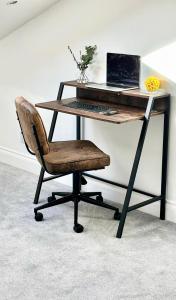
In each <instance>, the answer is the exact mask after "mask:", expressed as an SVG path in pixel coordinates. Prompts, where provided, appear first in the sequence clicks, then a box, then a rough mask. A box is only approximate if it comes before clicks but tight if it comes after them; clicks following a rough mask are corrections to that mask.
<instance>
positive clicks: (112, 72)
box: [86, 53, 140, 92]
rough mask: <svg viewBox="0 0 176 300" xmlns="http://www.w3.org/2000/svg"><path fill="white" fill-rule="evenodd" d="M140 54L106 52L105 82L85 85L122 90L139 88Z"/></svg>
mask: <svg viewBox="0 0 176 300" xmlns="http://www.w3.org/2000/svg"><path fill="white" fill-rule="evenodd" d="M139 78H140V56H138V55H130V54H117V53H107V68H106V83H88V84H86V86H87V87H91V88H95V89H102V90H109V91H115V92H116V91H117V92H119V91H124V90H132V89H137V88H139Z"/></svg>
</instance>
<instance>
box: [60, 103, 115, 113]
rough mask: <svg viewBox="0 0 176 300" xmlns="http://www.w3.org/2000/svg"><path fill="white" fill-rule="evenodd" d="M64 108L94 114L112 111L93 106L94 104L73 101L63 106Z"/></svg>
mask: <svg viewBox="0 0 176 300" xmlns="http://www.w3.org/2000/svg"><path fill="white" fill-rule="evenodd" d="M64 106H67V107H70V108H75V109H82V110H86V111H91V112H96V113H99V112H105V111H108V110H112V108H111V107H109V106H105V105H94V104H88V103H84V102H78V101H73V102H70V103H68V104H64Z"/></svg>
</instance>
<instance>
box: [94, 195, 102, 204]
mask: <svg viewBox="0 0 176 300" xmlns="http://www.w3.org/2000/svg"><path fill="white" fill-rule="evenodd" d="M96 200H97V201H98V202H99V203H102V202H103V197H102V196H101V195H98V196H97V197H96Z"/></svg>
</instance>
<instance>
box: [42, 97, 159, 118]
mask: <svg viewBox="0 0 176 300" xmlns="http://www.w3.org/2000/svg"><path fill="white" fill-rule="evenodd" d="M75 100H78V101H80V102H86V103H90V104H91V103H92V104H95V101H91V100H88V99H77V98H69V99H65V100H62V101H57V100H56V101H49V102H43V103H37V104H36V107H39V108H44V109H48V110H52V111H57V112H62V113H66V114H71V115H76V116H82V117H85V118H90V119H95V120H100V121H104V122H110V123H115V124H120V123H125V122H129V121H134V120H142V119H143V118H144V114H145V110H144V109H141V108H137V107H132V106H127V105H119V104H118V105H115V104H110V103H108V106H110V107H112V108H113V110H117V111H118V113H117V114H115V115H112V116H106V115H101V114H99V113H96V112H90V111H85V110H81V109H75V108H70V107H67V106H64V104H66V103H69V102H71V101H75ZM99 104H100V105H103V104H104V105H107V103H102V102H98V101H96V105H99ZM161 113H162V112H157V111H155V112H152V115H159V114H161Z"/></svg>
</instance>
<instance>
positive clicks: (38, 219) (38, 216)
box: [35, 212, 43, 222]
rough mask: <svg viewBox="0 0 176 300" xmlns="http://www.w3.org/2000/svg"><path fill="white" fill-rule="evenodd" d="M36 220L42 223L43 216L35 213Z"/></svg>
mask: <svg viewBox="0 0 176 300" xmlns="http://www.w3.org/2000/svg"><path fill="white" fill-rule="evenodd" d="M35 220H36V221H37V222H41V221H42V220H43V214H42V213H40V212H37V213H35Z"/></svg>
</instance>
